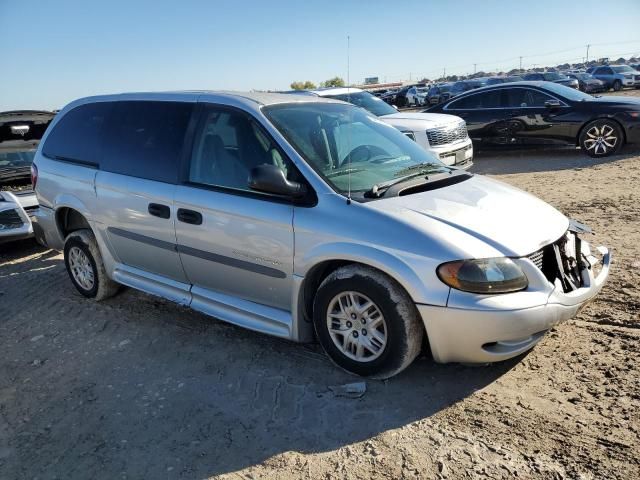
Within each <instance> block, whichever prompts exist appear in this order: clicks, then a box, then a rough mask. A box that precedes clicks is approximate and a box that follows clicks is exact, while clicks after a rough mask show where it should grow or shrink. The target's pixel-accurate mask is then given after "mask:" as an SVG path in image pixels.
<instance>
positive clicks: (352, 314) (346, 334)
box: [327, 291, 387, 362]
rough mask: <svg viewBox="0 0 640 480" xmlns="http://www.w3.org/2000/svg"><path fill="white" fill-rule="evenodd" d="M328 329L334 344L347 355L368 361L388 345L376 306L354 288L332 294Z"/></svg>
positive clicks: (381, 317)
mask: <svg viewBox="0 0 640 480" xmlns="http://www.w3.org/2000/svg"><path fill="white" fill-rule="evenodd" d="M327 329H328V331H329V334H330V336H331V340H332V341H333V343H334V345H335V346H336V347H337V348H338V350H340V352H341V353H342V354H343V355H345V356H346V357H348V358H350V359H352V360H355V361H357V362H370V361H373V360H375V359H377V358H378V357H380V355H382V352H384V349H385V346H386V345H387V324H386V322H385V319H384V316H383V315H382V312H381V311H380V309H379V308H378V306H377V305H376V304H375V303H374V302H373V301H372V300H371V299H370V298H369V297H367V296H365V295H363V294H361V293H358V292H353V291H348V292H342V293H339V294H338V295H336V296H335V297H333V299H332V300H331V302H329V308H328V309H327Z"/></svg>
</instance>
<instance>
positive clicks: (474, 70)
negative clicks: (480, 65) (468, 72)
mask: <svg viewBox="0 0 640 480" xmlns="http://www.w3.org/2000/svg"><path fill="white" fill-rule="evenodd" d="M476 65H477V63H474V64H473V73H474V74H475V73H476Z"/></svg>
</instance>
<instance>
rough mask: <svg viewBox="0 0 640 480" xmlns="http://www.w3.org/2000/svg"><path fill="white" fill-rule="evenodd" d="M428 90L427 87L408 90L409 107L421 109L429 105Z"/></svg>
mask: <svg viewBox="0 0 640 480" xmlns="http://www.w3.org/2000/svg"><path fill="white" fill-rule="evenodd" d="M428 91H429V89H428V88H425V87H411V88H410V89H409V90H407V94H406V96H407V106H412V105H413V106H416V107H421V106H424V105H426V103H427V92H428Z"/></svg>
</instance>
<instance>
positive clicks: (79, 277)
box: [64, 228, 119, 301]
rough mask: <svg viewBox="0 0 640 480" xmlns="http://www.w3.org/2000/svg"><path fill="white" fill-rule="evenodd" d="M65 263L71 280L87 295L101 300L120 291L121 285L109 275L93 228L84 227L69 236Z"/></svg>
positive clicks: (65, 245) (65, 251)
mask: <svg viewBox="0 0 640 480" xmlns="http://www.w3.org/2000/svg"><path fill="white" fill-rule="evenodd" d="M64 263H65V266H66V267H67V273H69V277H70V278H71V282H72V283H73V285H74V286H75V287H76V289H77V290H78V292H80V293H81V294H82V295H84V296H85V297H88V298H94V299H96V300H98V301H99V300H104V299H105V298H109V297H111V296H113V295H115V294H116V292H117V291H118V288H119V285H118V284H117V283H116V282H114V281H113V280H111V279H110V278H109V277H108V276H107V272H106V270H105V267H104V263H103V261H102V255H101V254H100V250H99V248H98V242H97V241H96V237H95V236H94V235H93V232H92V231H91V230H89V229H85V228H83V229H81V230H75V231H73V232H71V233H70V234H69V235H68V236H67V238H66V239H65V241H64Z"/></svg>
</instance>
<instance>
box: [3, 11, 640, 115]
mask: <svg viewBox="0 0 640 480" xmlns="http://www.w3.org/2000/svg"><path fill="white" fill-rule="evenodd" d="M347 35H349V36H350V38H351V42H350V43H351V49H350V50H351V55H350V58H351V62H350V64H351V67H350V78H351V81H352V82H353V83H359V82H362V81H363V79H364V77H367V76H378V77H380V80H385V79H386V80H387V81H398V80H408V79H409V78H410V77H411V78H412V79H416V78H422V77H423V76H426V77H431V78H434V77H437V76H439V75H441V74H442V72H443V68H445V67H446V69H447V74H452V73H457V74H461V73H469V72H473V68H474V66H473V64H474V63H477V64H478V65H477V69H478V70H495V69H505V70H508V69H511V68H516V67H518V64H519V59H518V58H517V57H519V56H521V55H522V56H524V59H523V66H524V67H529V66H532V65H533V64H538V65H545V64H556V63H559V62H564V61H574V62H576V61H581V59H582V57H584V56H585V54H586V45H587V44H593V45H594V46H593V47H591V51H590V57H601V56H610V57H614V56H615V58H618V57H619V56H625V57H628V56H631V55H634V54H636V55H640V0H605V1H603V0H580V1H569V0H535V1H533V0H532V1H529V0H522V1H514V0H510V1H509V0H503V1H499V0H453V1H451V0H441V1H437V0H431V1H430V0H419V1H400V0H394V1H391V0H387V1H374V0H369V1H358V0H351V1H350V0H342V1H334V0H323V1H315V2H307V1H305V0H297V1H277V0H263V1H259V0H235V1H233V0H219V1H215V0H210V1H195V0H194V1H189V0H182V1H171V2H169V1H162V0H149V1H136V0H125V1H122V0H104V1H100V2H98V1H90V0H83V1H80V0H55V1H46V2H45V1H18V0H0V52H1V55H0V59H1V60H2V75H0V111H1V110H8V109H14V108H42V109H54V108H61V107H62V106H64V104H65V103H67V102H69V101H71V100H73V99H74V98H78V97H82V96H86V95H93V94H99V93H113V92H122V91H141V90H145V91H146V90H175V89H180V90H183V89H233V90H249V89H284V88H288V86H289V84H290V83H291V81H293V80H312V81H314V82H319V81H322V80H325V79H327V78H331V77H333V76H336V75H338V76H341V77H343V78H345V79H346V76H347Z"/></svg>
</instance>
